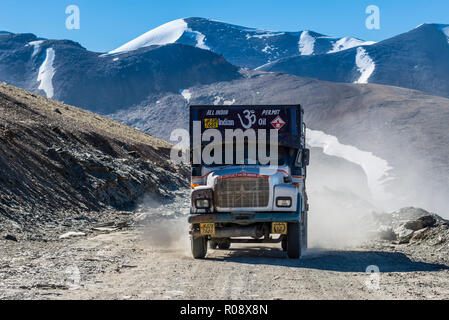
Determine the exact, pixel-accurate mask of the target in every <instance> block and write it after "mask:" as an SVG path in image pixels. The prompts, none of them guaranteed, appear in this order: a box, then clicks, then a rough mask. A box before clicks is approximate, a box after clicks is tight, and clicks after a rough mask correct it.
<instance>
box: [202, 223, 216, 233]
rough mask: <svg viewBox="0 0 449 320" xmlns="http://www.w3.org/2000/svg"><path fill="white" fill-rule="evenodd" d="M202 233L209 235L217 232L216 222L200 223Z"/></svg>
mask: <svg viewBox="0 0 449 320" xmlns="http://www.w3.org/2000/svg"><path fill="white" fill-rule="evenodd" d="M200 233H201V234H208V235H212V234H215V223H200Z"/></svg>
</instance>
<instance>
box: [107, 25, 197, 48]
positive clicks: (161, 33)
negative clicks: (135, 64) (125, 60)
mask: <svg viewBox="0 0 449 320" xmlns="http://www.w3.org/2000/svg"><path fill="white" fill-rule="evenodd" d="M187 29H188V27H187V23H186V22H185V21H184V19H178V20H174V21H170V22H167V23H165V24H163V25H161V26H159V27H157V28H155V29H152V30H150V31H148V32H146V33H144V34H143V35H141V36H140V37H137V38H136V39H134V40H131V41H130V42H128V43H125V44H124V45H123V46H121V47H119V48H117V49H115V50H112V51H109V52H108V54H117V53H123V52H129V51H133V50H137V49H139V48H142V47H148V46H152V45H164V44H169V43H174V42H175V41H176V40H178V39H179V38H180V37H181V36H182V34H183V33H184V32H185V31H186V30H187Z"/></svg>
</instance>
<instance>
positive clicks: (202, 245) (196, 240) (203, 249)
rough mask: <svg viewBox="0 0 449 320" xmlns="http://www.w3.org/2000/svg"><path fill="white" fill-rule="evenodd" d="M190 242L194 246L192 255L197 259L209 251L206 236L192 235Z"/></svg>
mask: <svg viewBox="0 0 449 320" xmlns="http://www.w3.org/2000/svg"><path fill="white" fill-rule="evenodd" d="M190 244H191V247H192V255H193V258H195V259H203V258H204V257H205V256H206V253H207V239H206V237H193V236H192V237H191V238H190Z"/></svg>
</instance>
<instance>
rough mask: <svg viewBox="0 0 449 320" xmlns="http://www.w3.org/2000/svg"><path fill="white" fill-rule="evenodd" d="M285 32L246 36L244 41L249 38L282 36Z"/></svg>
mask: <svg viewBox="0 0 449 320" xmlns="http://www.w3.org/2000/svg"><path fill="white" fill-rule="evenodd" d="M284 34H285V32H281V33H279V32H278V33H275V32H268V33H262V34H246V39H247V40H249V39H251V38H257V39H263V38H271V37H276V36H282V35H284Z"/></svg>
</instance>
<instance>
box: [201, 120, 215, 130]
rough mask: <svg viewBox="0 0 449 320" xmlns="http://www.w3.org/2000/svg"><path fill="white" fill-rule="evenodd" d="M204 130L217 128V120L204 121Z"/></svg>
mask: <svg viewBox="0 0 449 320" xmlns="http://www.w3.org/2000/svg"><path fill="white" fill-rule="evenodd" d="M204 128H206V129H214V128H218V119H217V118H214V119H204Z"/></svg>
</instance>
